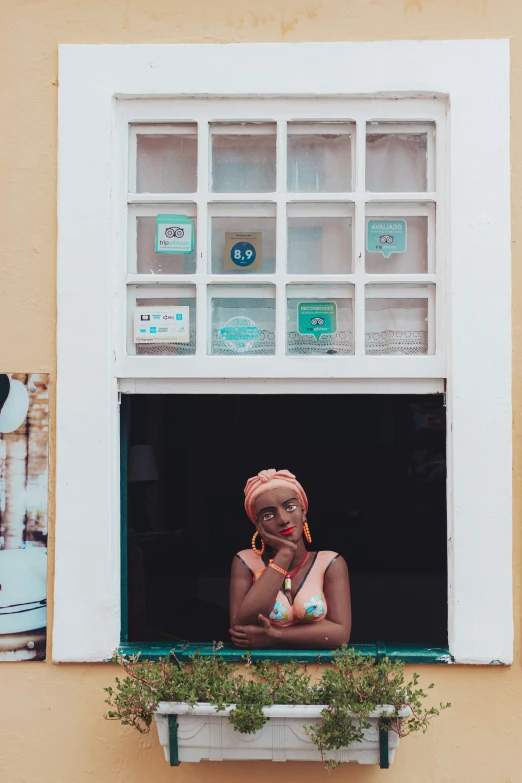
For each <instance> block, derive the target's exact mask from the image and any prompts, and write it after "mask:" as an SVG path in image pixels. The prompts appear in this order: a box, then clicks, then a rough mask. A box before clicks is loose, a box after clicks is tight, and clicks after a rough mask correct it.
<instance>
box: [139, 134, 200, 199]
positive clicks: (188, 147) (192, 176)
mask: <svg viewBox="0 0 522 783" xmlns="http://www.w3.org/2000/svg"><path fill="white" fill-rule="evenodd" d="M197 159H198V137H197V127H196V125H193V126H187V132H186V133H169V134H164V135H163V134H159V133H157V134H156V133H155V134H146V133H144V134H141V133H139V134H138V136H137V158H136V191H137V192H138V193H194V192H195V191H196V190H197V176H196V175H197ZM131 187H132V185H131Z"/></svg>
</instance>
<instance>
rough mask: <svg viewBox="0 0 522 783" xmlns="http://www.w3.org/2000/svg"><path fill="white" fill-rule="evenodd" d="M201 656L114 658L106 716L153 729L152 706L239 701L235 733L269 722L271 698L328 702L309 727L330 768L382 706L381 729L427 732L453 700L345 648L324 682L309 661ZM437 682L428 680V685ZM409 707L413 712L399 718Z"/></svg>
mask: <svg viewBox="0 0 522 783" xmlns="http://www.w3.org/2000/svg"><path fill="white" fill-rule="evenodd" d="M218 650H219V645H218V646H216V648H215V651H214V655H213V656H210V657H202V656H201V655H199V653H198V654H196V655H194V656H193V657H192V659H191V663H190V664H184V663H181V662H180V661H178V660H177V658H176V657H175V656H174V655H173V654H172V655H171V656H170V658H169V659H164V660H160V661H145V660H142V659H141V658H140V657H139V656H133V657H131V658H125V657H123V656H116V657H115V658H114V660H115V662H117V663H118V664H119V665H120V666H121V667H122V668H123V670H124V672H125V677H124V678H123V679H121V680H120V679H119V678H116V688H115V689H114V688H112V687H108V688H105V689H104V690H105V691H106V692H107V693H108V698H107V699H106V703H107V704H108V705H109V707H110V708H111V709H110V711H109V712H108V714H107V717H108V718H112V719H115V720H120V721H121V723H122V724H123V725H125V726H134V728H136V729H138V731H140V732H141V733H146V732H148V731H149V728H150V725H151V722H152V718H153V714H154V710H155V709H156V707H157V705H158V703H159V702H160V701H175V702H181V701H182V702H187V703H188V704H191V705H194V704H195V703H196V702H210V703H211V704H212V705H214V706H215V707H216V709H217V710H218V711H220V710H223V709H225V708H226V707H229V706H230V705H235V706H234V709H233V710H232V712H231V714H230V717H229V721H230V723H231V724H232V725H233V726H234V729H235V730H236V731H239V732H241V733H242V734H251V733H254V732H255V731H258V730H259V729H260V728H262V727H263V725H264V724H265V721H266V718H265V716H264V714H263V707H268V706H271V705H273V704H324V705H326V706H325V708H324V709H323V710H322V713H321V715H322V720H321V722H319V723H317V724H314V725H313V726H307V727H306V732H307V734H308V736H309V737H310V739H311V740H312V742H313V743H314V744H315V745H316V747H317V748H318V750H319V751H320V752H321V756H322V758H323V761H324V763H325V765H326V766H327V767H332V766H336V765H337V764H338V762H335V761H331V760H329V759H328V751H331V750H334V749H337V748H341V747H347V746H348V745H350V744H351V743H353V742H361V740H362V736H363V730H364V729H365V728H368V727H369V725H370V724H369V723H368V716H369V715H370V713H371V712H373V711H374V710H375V709H376V707H377V706H378V705H384V704H387V705H391V706H392V707H393V708H394V713H393V714H392V716H390V717H387V718H381V719H380V728H383V729H385V730H387V731H396V732H397V733H398V734H399V736H401V737H404V736H406V735H407V734H409V733H411V732H414V731H423V732H424V731H426V729H427V728H428V725H429V723H430V721H431V720H432V719H433V718H434V717H435V716H437V715H439V713H440V711H441V710H444V709H446V708H447V707H449V706H450V704H444V705H443V704H440V705H439V707H438V708H436V707H426V706H424V700H425V699H426V698H427V695H428V694H427V693H426V692H425V691H424V690H423V689H422V688H421V687H419V686H418V680H419V677H418V675H417V674H414V675H413V677H412V679H411V680H407V679H406V677H405V671H404V664H403V663H402V662H401V661H393V662H392V661H390V660H389V659H388V658H384V659H383V660H382V661H379V662H378V663H376V662H375V661H374V660H373V658H371V657H365V656H363V655H362V654H360V653H359V654H356V653H355V652H354V651H353V650H351V649H349V648H348V647H346V645H345V646H343V647H342V648H341V649H340V650H338V651H337V652H336V653H335V654H334V663H333V665H332V666H328V667H326V666H325V667H324V668H323V669H322V674H321V677H320V679H319V680H318V681H316V682H313V681H312V675H311V674H310V673H309V672H308V670H307V668H306V666H302V665H300V664H298V663H296V662H290V663H277V662H276V663H272V662H269V661H262V662H260V663H253V662H252V660H251V657H250V656H249V654H246V655H245V664H244V666H243V667H242V668H241V669H240V667H239V666H236V665H235V664H232V663H227V662H225V661H223V660H222V659H221V658H220V657H219V655H218ZM431 688H433V685H430V686H429V689H431ZM403 707H409V708H410V710H411V715H410V716H409V717H406V718H401V717H399V711H400V710H401V709H402V708H403Z"/></svg>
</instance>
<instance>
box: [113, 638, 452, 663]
mask: <svg viewBox="0 0 522 783" xmlns="http://www.w3.org/2000/svg"><path fill="white" fill-rule="evenodd" d="M350 646H351V647H353V649H354V650H355V652H361V653H363V655H371V656H373V657H374V658H375V659H376V660H380V659H382V658H385V657H388V658H390V660H392V661H397V660H400V661H404V663H454V658H453V656H452V655H451V654H450V652H449V650H447V649H445V648H444V647H422V646H420V645H417V644H385V643H382V642H378V643H377V644H354V645H350ZM198 650H199V651H200V653H201V654H202V655H212V654H213V648H212V644H211V643H210V642H208V643H207V642H199V643H196V642H191V643H189V642H187V643H182V642H181V643H180V642H177V643H176V644H175V645H169V644H164V643H154V642H145V643H142V644H140V642H125V643H123V644H121V645H120V647H119V648H118V652H119V653H120V655H127V656H128V655H136V654H137V653H140V654H141V657H142V658H144V659H146V660H149V661H154V660H158V659H159V658H168V656H169V655H170V653H171V652H174V654H175V655H176V658H178V660H180V661H188V660H189V659H190V656H191V655H194V653H195V652H197V651H198ZM217 655H219V657H220V658H223V660H225V661H235V662H237V661H241V660H242V658H243V656H244V652H243V651H242V650H238V649H236V648H235V647H226V646H225V647H221V649H220V650H218V651H217ZM251 655H252V660H254V661H298V662H299V663H331V661H332V660H333V650H252V651H251Z"/></svg>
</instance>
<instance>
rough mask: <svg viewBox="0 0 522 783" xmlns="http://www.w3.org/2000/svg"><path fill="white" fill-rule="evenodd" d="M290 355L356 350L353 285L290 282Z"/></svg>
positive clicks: (340, 352) (327, 353)
mask: <svg viewBox="0 0 522 783" xmlns="http://www.w3.org/2000/svg"><path fill="white" fill-rule="evenodd" d="M286 293H287V345H286V352H287V354H288V355H289V356H328V355H331V356H336V355H347V354H353V352H354V342H353V286H350V285H347V286H321V285H289V286H287V289H286Z"/></svg>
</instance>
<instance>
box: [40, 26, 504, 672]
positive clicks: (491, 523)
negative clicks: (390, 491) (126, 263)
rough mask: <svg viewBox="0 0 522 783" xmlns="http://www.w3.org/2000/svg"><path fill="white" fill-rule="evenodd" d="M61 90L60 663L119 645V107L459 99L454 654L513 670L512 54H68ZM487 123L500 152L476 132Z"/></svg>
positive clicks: (319, 46)
mask: <svg viewBox="0 0 522 783" xmlns="http://www.w3.org/2000/svg"><path fill="white" fill-rule="evenodd" d="M59 76H60V88H59V160H58V165H59V171H58V232H59V233H58V387H57V485H56V541H55V551H56V562H55V594H54V630H53V659H54V660H55V661H99V660H102V659H105V658H107V657H109V656H110V655H111V653H112V651H113V650H114V649H115V648H116V646H117V645H118V642H119V624H120V566H119V559H120V550H119V454H118V450H119V439H118V407H117V381H116V374H115V363H114V354H113V348H114V346H113V344H112V341H113V339H114V335H115V323H114V318H113V313H114V307H113V298H112V292H113V290H114V288H115V274H116V273H115V272H114V270H113V265H112V263H111V260H112V258H113V256H114V245H113V242H114V235H113V233H112V224H111V214H112V212H111V195H112V193H111V183H112V182H113V177H112V167H113V166H114V165H115V161H114V155H113V152H114V150H113V145H112V139H113V136H112V134H113V130H114V121H115V101H114V98H115V96H120V97H123V98H129V97H150V98H165V97H172V98H176V97H184V98H186V97H189V96H198V97H199V96H206V95H209V96H210V95H212V96H220V95H222V96H231V97H240V96H253V95H255V96H262V95H266V96H285V95H287V96H294V97H305V96H322V97H328V96H373V97H406V96H411V97H415V96H419V97H423V98H426V97H429V96H430V95H445V96H448V99H449V105H450V130H449V151H448V153H449V158H450V175H451V176H450V185H449V194H448V195H449V199H450V205H451V213H450V220H449V229H450V238H451V259H450V266H449V269H450V284H451V297H450V304H451V313H452V318H451V328H450V334H449V344H448V352H449V369H448V378H449V380H448V411H449V418H450V421H451V422H452V432H451V434H450V441H449V446H448V457H449V468H450V482H451V493H450V509H449V518H450V530H449V539H450V540H449V557H450V563H449V566H450V577H449V589H450V606H449V618H450V651H451V652H452V654H453V655H454V656H455V658H456V660H457V661H459V662H462V663H466V662H468V663H490V662H492V661H495V660H498V661H502V662H503V663H510V662H511V661H512V660H513V617H512V612H513V607H512V572H511V567H512V566H511V538H512V508H511V300H510V297H511V257H510V192H509V189H510V180H509V176H510V170H509V138H510V135H509V134H510V124H509V43H508V42H507V41H423V42H418V41H396V42H379V43H334V44H328V43H306V44H239V45H236V44H235V45H228V46H219V45H131V46H105V45H104V46H95V45H92V46H91V45H78V46H77V45H65V46H61V47H60V73H59ZM485 118H486V119H487V123H488V134H487V136H486V137H484V135H483V134H479V133H478V132H477V129H478V128H480V127H482V126H483V123H484V119H485ZM383 119H386V118H383ZM487 145H489V146H487ZM129 382H131V381H129ZM259 383H260V384H262V383H263V382H262V380H260V381H259ZM325 390H326V389H325ZM86 530H89V531H90V534H89V535H88V536H87V537H86V536H85V531H86ZM80 541H81V542H82V544H81V547H80V545H79V542H80Z"/></svg>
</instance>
